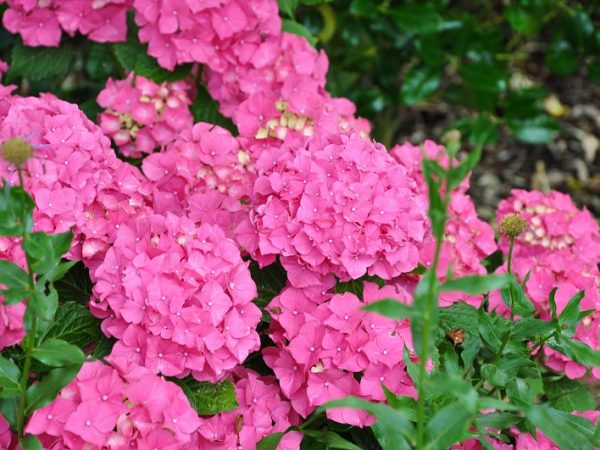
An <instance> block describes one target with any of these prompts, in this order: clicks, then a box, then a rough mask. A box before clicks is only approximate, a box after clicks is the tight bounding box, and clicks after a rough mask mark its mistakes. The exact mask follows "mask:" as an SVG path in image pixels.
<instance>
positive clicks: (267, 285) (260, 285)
mask: <svg viewBox="0 0 600 450" xmlns="http://www.w3.org/2000/svg"><path fill="white" fill-rule="evenodd" d="M250 275H252V280H254V282H255V283H256V290H257V291H258V298H257V299H256V300H255V303H256V305H257V306H258V307H259V308H260V309H261V310H262V311H263V321H265V322H269V321H270V320H271V316H270V315H269V314H268V313H267V312H266V311H265V308H266V306H267V305H268V304H269V303H271V300H273V298H274V297H276V296H278V295H279V293H280V292H281V290H282V289H283V288H284V286H285V284H286V282H287V273H286V271H285V269H284V268H283V267H282V266H281V264H279V262H275V263H273V264H270V265H269V266H267V267H263V268H262V269H261V268H260V267H259V266H258V264H257V263H256V262H252V263H251V264H250ZM271 314H275V313H274V312H273V311H271Z"/></svg>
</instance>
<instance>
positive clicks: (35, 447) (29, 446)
mask: <svg viewBox="0 0 600 450" xmlns="http://www.w3.org/2000/svg"><path fill="white" fill-rule="evenodd" d="M21 446H22V447H23V450H44V447H42V444H41V443H40V441H39V439H38V438H37V437H35V436H33V435H31V434H28V435H27V436H25V437H24V438H23V439H21Z"/></svg>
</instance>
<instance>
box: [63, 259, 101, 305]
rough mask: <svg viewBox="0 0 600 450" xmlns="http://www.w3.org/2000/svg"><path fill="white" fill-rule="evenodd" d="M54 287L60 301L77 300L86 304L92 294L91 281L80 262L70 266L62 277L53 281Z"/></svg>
mask: <svg viewBox="0 0 600 450" xmlns="http://www.w3.org/2000/svg"><path fill="white" fill-rule="evenodd" d="M54 287H55V288H56V291H57V292H58V296H59V297H60V300H61V301H62V302H77V303H82V304H85V305H87V303H88V302H89V300H90V297H91V296H92V289H93V285H92V281H91V280H90V275H89V272H88V270H87V269H86V267H85V266H84V265H83V263H81V262H78V263H76V264H75V265H74V266H73V267H72V268H70V269H69V271H68V272H67V273H66V275H65V276H64V277H62V278H60V279H59V280H58V281H57V282H56V283H54ZM86 308H87V306H86Z"/></svg>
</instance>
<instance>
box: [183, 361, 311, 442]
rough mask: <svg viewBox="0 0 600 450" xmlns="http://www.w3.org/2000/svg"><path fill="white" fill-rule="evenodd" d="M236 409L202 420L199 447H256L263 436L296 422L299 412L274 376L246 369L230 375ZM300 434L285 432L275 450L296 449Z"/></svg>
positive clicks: (199, 431) (284, 428)
mask: <svg viewBox="0 0 600 450" xmlns="http://www.w3.org/2000/svg"><path fill="white" fill-rule="evenodd" d="M233 379H234V380H233V381H234V383H235V392H236V397H237V400H238V404H239V408H237V409H236V410H235V411H230V412H224V413H221V414H217V415H216V416H213V417H210V418H207V419H203V420H202V423H201V425H200V428H199V430H198V443H197V445H196V446H195V447H194V448H197V449H199V450H230V449H251V448H256V443H257V442H258V441H260V440H261V439H263V438H264V437H266V436H268V435H270V434H272V433H277V432H281V431H285V430H287V428H288V427H290V426H291V425H297V424H298V421H299V418H298V415H297V414H296V413H295V412H294V410H293V409H292V408H291V406H290V403H289V402H288V401H287V400H285V399H284V398H283V397H282V395H281V391H280V389H279V386H278V385H277V380H275V379H274V378H273V377H266V376H264V377H263V376H260V375H258V374H257V373H256V372H253V371H251V370H248V369H237V370H236V371H235V373H234V374H233ZM301 439H302V435H301V434H300V433H298V432H290V433H287V434H286V435H285V436H284V438H283V440H282V441H281V442H280V443H279V445H278V447H277V449H278V450H287V449H290V450H291V449H296V450H297V449H298V448H299V447H300V445H299V444H300V440H301Z"/></svg>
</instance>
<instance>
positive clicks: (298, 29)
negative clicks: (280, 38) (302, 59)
mask: <svg viewBox="0 0 600 450" xmlns="http://www.w3.org/2000/svg"><path fill="white" fill-rule="evenodd" d="M281 28H282V30H283V31H285V32H287V33H292V34H295V35H296V36H300V37H303V38H305V39H306V40H307V41H308V43H309V44H310V45H312V46H313V47H314V46H315V45H317V38H316V37H314V36H313V35H312V33H311V32H310V31H309V30H308V28H306V27H305V26H304V25H302V24H301V23H298V22H295V21H293V20H290V19H283V20H282V21H281Z"/></svg>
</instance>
